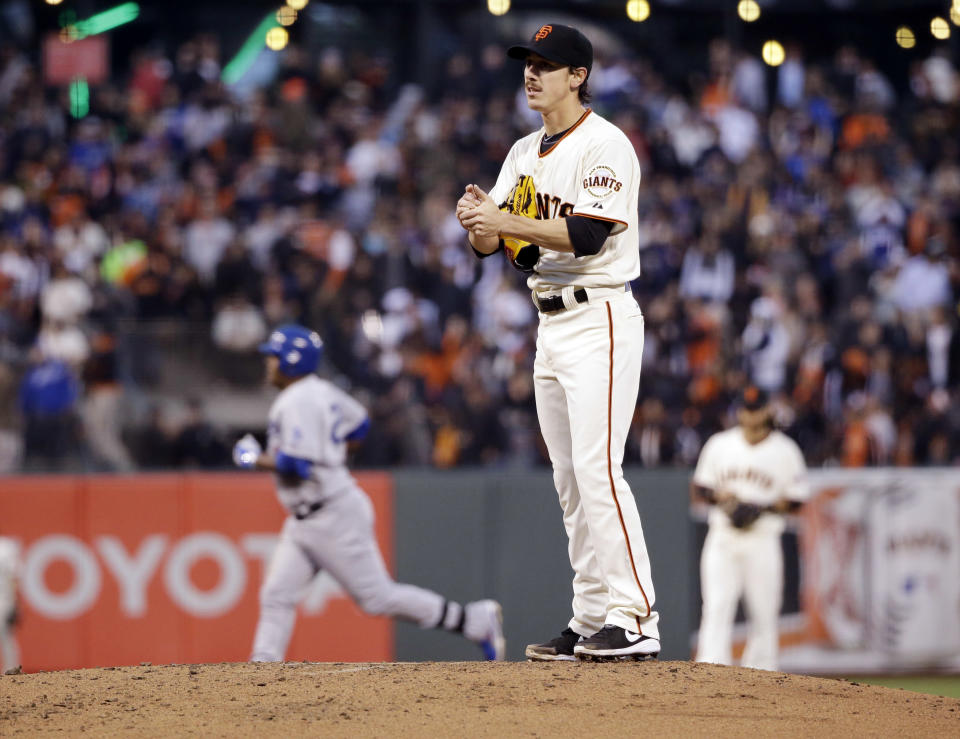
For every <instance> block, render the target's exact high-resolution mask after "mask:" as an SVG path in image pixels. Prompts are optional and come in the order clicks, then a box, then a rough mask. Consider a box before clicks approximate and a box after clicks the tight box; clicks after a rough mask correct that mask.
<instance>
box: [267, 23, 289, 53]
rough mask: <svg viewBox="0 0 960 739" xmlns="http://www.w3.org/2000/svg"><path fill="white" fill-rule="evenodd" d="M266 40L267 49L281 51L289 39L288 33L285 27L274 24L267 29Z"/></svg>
mask: <svg viewBox="0 0 960 739" xmlns="http://www.w3.org/2000/svg"><path fill="white" fill-rule="evenodd" d="M266 41H267V48H268V49H271V50H273V51H281V50H283V49H285V48H286V46H287V42H288V41H290V34H289V33H287V29H286V28H281V27H280V26H274V27H273V28H271V29H270V30H269V31H267V36H266Z"/></svg>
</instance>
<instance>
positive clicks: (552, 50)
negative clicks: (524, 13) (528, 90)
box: [507, 23, 593, 75]
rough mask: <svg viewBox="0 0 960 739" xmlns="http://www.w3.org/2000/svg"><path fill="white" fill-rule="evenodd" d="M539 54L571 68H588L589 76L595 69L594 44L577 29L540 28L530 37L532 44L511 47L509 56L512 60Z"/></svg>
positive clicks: (565, 27)
mask: <svg viewBox="0 0 960 739" xmlns="http://www.w3.org/2000/svg"><path fill="white" fill-rule="evenodd" d="M531 54H539V55H540V56H542V57H543V58H544V59H547V60H548V61H551V62H557V63H558V64H567V65H569V66H571V67H586V68H587V74H588V75H589V74H590V69H591V68H592V67H593V44H591V43H590V39H588V38H587V37H586V36H584V35H583V34H582V33H580V31H578V30H577V29H576V28H571V27H570V26H562V25H560V24H559V23H549V24H547V25H545V26H540V28H538V29H537V31H536V32H535V33H534V34H533V36H531V37H530V43H527V44H519V45H517V46H511V47H510V48H509V49H507V56H508V57H510V58H511V59H526V58H527V57H528V56H530V55H531Z"/></svg>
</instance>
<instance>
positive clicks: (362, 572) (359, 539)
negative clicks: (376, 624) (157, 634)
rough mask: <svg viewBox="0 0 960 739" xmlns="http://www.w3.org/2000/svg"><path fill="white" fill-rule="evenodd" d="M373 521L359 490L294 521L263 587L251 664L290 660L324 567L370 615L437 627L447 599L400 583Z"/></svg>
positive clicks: (283, 536) (282, 538) (285, 528)
mask: <svg viewBox="0 0 960 739" xmlns="http://www.w3.org/2000/svg"><path fill="white" fill-rule="evenodd" d="M373 518H374V515H373V505H372V504H371V503H370V499H369V498H368V497H367V495H366V493H364V492H363V491H362V490H359V489H358V488H354V489H352V490H351V491H349V492H348V493H345V494H343V495H338V496H337V497H336V498H334V499H333V500H331V501H329V502H328V503H327V504H326V505H324V507H323V508H322V509H321V510H319V511H318V512H317V513H315V514H314V515H312V516H311V517H310V518H307V519H304V520H302V521H298V520H297V519H296V518H294V517H293V516H291V517H289V518H287V520H286V521H285V522H284V524H283V529H282V531H281V534H280V542H279V543H278V544H277V548H276V551H275V552H274V553H273V558H272V559H271V561H270V567H269V570H268V572H267V576H266V578H265V579H264V582H263V586H262V587H261V589H260V619H259V621H258V622H257V630H256V634H255V636H254V640H253V653H252V655H251V657H250V659H251V661H254V662H279V661H281V660H283V658H284V655H285V654H286V652H287V646H288V645H289V643H290V636H291V634H292V632H293V624H294V620H295V618H296V608H297V604H298V603H299V602H300V600H301V598H302V597H303V595H304V592H305V589H306V587H307V585H309V584H310V581H311V580H312V579H313V578H314V577H315V576H316V575H317V574H318V573H319V572H320V570H322V569H323V570H326V571H327V572H329V573H330V575H331V576H333V578H334V579H335V580H336V581H337V582H338V583H339V584H340V586H341V587H342V588H343V589H344V590H345V591H347V593H349V594H350V597H351V598H353V600H354V601H355V602H356V604H357V605H358V606H360V608H362V609H363V610H364V611H366V612H367V613H369V614H373V615H385V616H393V617H396V618H401V619H404V620H407V621H413V622H414V623H417V624H419V625H420V626H421V627H424V628H429V627H432V626H436V625H438V624H437V622H438V621H439V620H440V617H441V614H442V612H443V610H444V598H443V596H441V595H438V594H437V593H434V592H432V591H430V590H425V589H423V588H419V587H416V586H414V585H403V584H399V583H396V582H394V580H393V578H391V577H390V573H389V572H387V568H386V565H385V564H384V562H383V557H382V556H381V554H380V548H379V547H378V545H377V540H376V536H375V534H374V529H373Z"/></svg>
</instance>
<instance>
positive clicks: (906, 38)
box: [897, 26, 917, 49]
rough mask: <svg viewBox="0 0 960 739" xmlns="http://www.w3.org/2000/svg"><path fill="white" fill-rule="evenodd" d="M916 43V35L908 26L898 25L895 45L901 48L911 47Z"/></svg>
mask: <svg viewBox="0 0 960 739" xmlns="http://www.w3.org/2000/svg"><path fill="white" fill-rule="evenodd" d="M916 45H917V37H916V35H915V34H914V33H913V29H911V28H910V26H900V28H898V29H897V46H899V47H900V48H901V49H912V48H913V47H914V46H916Z"/></svg>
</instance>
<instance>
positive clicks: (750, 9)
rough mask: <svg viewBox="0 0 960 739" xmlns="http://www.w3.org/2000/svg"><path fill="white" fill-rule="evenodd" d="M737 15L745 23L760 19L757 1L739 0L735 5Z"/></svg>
mask: <svg viewBox="0 0 960 739" xmlns="http://www.w3.org/2000/svg"><path fill="white" fill-rule="evenodd" d="M737 15H739V16H740V19H741V20H742V21H744V22H746V23H753V22H754V21H755V20H756V19H757V18H759V17H760V5H759V4H757V0H740V3H739V4H738V5H737Z"/></svg>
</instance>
